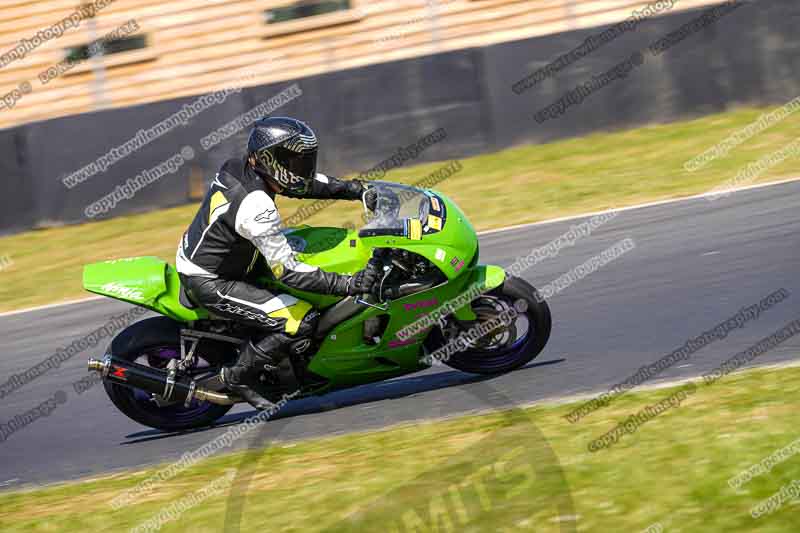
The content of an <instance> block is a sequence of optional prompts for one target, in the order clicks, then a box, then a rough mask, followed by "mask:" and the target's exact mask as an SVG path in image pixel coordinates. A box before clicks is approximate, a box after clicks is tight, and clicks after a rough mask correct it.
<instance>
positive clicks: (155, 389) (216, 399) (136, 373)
mask: <svg viewBox="0 0 800 533" xmlns="http://www.w3.org/2000/svg"><path fill="white" fill-rule="evenodd" d="M89 371H90V372H92V371H94V372H98V373H100V375H102V376H103V379H104V380H107V381H110V382H112V383H117V384H119V385H124V386H126V387H131V388H134V389H141V390H143V391H145V392H150V393H152V394H157V395H159V396H160V397H161V398H163V399H164V400H165V401H168V402H173V401H174V402H183V403H184V405H185V406H187V407H188V406H189V404H190V403H191V401H192V400H200V401H203V400H205V401H209V402H211V403H215V404H218V405H233V404H235V403H236V400H235V399H233V398H231V397H230V396H228V395H227V394H223V393H219V392H214V391H210V390H207V389H204V388H202V387H198V386H197V383H196V382H195V381H194V380H192V379H190V378H187V377H185V376H175V375H174V373H171V372H164V371H163V370H158V369H156V368H152V367H149V366H145V365H140V364H138V363H132V362H130V361H124V360H122V359H120V358H118V357H114V356H113V355H111V354H107V355H106V356H105V357H103V359H93V358H92V359H89Z"/></svg>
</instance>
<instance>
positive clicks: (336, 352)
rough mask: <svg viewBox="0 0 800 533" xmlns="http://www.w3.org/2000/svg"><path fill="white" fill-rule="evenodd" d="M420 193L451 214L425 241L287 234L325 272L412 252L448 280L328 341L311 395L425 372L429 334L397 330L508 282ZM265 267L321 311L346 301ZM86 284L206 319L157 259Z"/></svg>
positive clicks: (466, 315)
mask: <svg viewBox="0 0 800 533" xmlns="http://www.w3.org/2000/svg"><path fill="white" fill-rule="evenodd" d="M398 187H399V186H398ZM417 191H418V190H417ZM419 192H420V193H423V192H425V193H427V194H428V195H429V196H431V195H435V197H436V198H437V199H438V201H439V202H441V203H443V204H444V206H445V208H446V220H445V223H444V225H443V226H442V229H441V231H436V232H432V233H425V234H424V235H423V236H422V238H421V239H419V240H412V239H410V238H409V237H405V236H397V235H391V236H385V235H384V236H370V237H363V238H360V237H359V236H358V231H356V230H348V229H343V228H312V227H308V226H304V227H300V228H295V229H293V230H291V231H289V232H287V238H288V239H289V242H290V244H292V246H293V248H295V250H297V252H298V259H299V260H301V261H303V262H304V263H307V264H310V265H313V266H318V267H320V268H322V269H324V270H326V271H330V272H337V273H340V274H352V273H354V272H357V271H358V270H360V269H362V268H363V267H364V266H365V265H366V263H367V261H368V260H369V258H370V257H371V254H372V250H373V248H382V247H388V248H396V249H406V250H409V251H412V252H414V253H416V254H419V255H421V256H423V257H425V258H426V259H428V260H429V261H430V262H431V263H433V264H434V265H436V266H437V267H439V269H440V270H441V271H442V272H443V273H444V274H445V276H446V277H447V282H445V283H443V284H441V285H438V286H436V287H433V288H431V289H429V290H427V291H424V292H420V293H416V294H413V295H411V296H407V297H404V298H402V299H398V300H394V301H392V302H390V304H389V307H388V309H387V310H386V311H382V310H379V309H375V308H371V307H364V310H363V311H362V312H360V313H359V314H357V315H356V316H354V317H352V318H350V319H348V320H346V321H344V322H342V323H340V324H338V325H337V326H336V327H335V328H334V329H333V330H332V331H331V332H329V333H328V335H327V336H326V337H325V339H324V340H323V341H322V344H321V346H320V349H319V350H318V352H317V354H316V355H315V356H314V358H313V359H312V361H311V363H310V364H309V370H311V371H312V372H314V373H315V374H317V375H319V376H321V377H324V378H326V379H327V380H328V384H327V385H326V386H325V387H324V388H323V389H319V390H317V391H313V392H317V393H319V392H325V391H327V390H334V389H340V388H345V387H350V386H354V385H359V384H364V383H371V382H376V381H381V380H384V379H387V378H390V377H394V376H399V375H403V374H407V373H410V372H415V371H418V370H420V369H422V368H425V367H426V366H427V365H425V364H424V363H423V362H421V360H420V359H421V356H422V343H423V341H424V340H425V337H426V335H427V332H428V331H427V330H424V331H422V332H420V333H417V334H416V335H413V336H411V337H410V338H406V339H405V340H402V339H400V338H399V337H398V336H397V332H398V331H399V330H401V329H403V328H404V327H406V326H408V325H409V324H411V323H412V322H414V321H416V320H418V319H419V318H420V317H422V316H423V315H424V314H426V313H429V312H432V311H434V310H436V309H437V308H438V307H439V306H441V304H443V303H444V302H447V301H449V300H451V299H453V298H455V297H457V296H458V295H460V294H462V293H464V292H466V291H467V290H469V288H470V287H472V286H477V287H479V288H481V290H482V291H484V292H485V291H488V290H491V289H492V288H495V287H498V286H500V285H501V284H502V283H503V281H504V279H505V272H504V271H503V269H502V268H500V267H496V266H483V265H477V254H478V238H477V235H476V233H475V230H474V229H473V227H472V225H471V224H470V223H469V221H468V220H467V217H466V216H465V215H464V213H463V212H462V211H461V210H460V209H459V208H458V207H457V206H456V205H455V204H454V203H453V202H451V201H450V200H449V199H448V198H446V197H445V196H444V195H442V194H441V193H436V192H433V191H419ZM261 268H262V270H263V271H264V274H263V275H262V276H261V277H260V278H259V281H260V282H261V283H263V284H264V285H265V286H268V287H271V288H272V289H274V290H279V291H283V292H288V293H291V294H293V295H295V296H297V297H299V298H302V299H305V300H307V301H308V302H310V303H311V304H312V305H314V306H315V307H316V308H318V309H320V310H324V309H325V308H327V307H329V306H331V305H333V304H335V303H336V302H337V301H339V300H340V299H341V298H340V297H335V296H328V295H320V294H312V293H306V292H303V291H297V290H294V289H291V288H289V287H285V286H282V285H281V284H280V283H278V282H276V281H275V280H274V279H273V278H272V276H271V274H269V271H268V269H267V268H266V264H265V263H264V262H263V261H262V266H261ZM83 283H84V287H85V288H86V290H88V291H90V292H93V293H96V294H102V295H105V296H109V297H111V298H116V299H118V300H123V301H127V302H130V303H133V304H136V305H141V306H143V307H146V308H148V309H151V310H153V311H155V312H157V313H161V314H163V315H166V316H168V317H170V318H173V319H175V320H177V321H180V322H193V321H196V320H199V319H204V318H208V313H207V312H206V311H204V310H191V309H187V308H185V307H184V306H182V305H181V304H180V303H179V300H178V295H179V285H180V282H179V279H178V276H177V273H176V272H175V270H174V268H173V267H171V266H170V265H168V264H167V263H165V262H164V261H161V260H160V259H158V258H155V257H140V258H134V259H122V260H118V261H108V262H103V263H95V264H91V265H87V266H86V267H85V269H84V276H83ZM419 302H425V303H426V305H425V306H418V305H414V306H409V307H408V309H407V308H406V307H405V304H417V303H419ZM382 314H385V315H388V316H389V323H388V327H387V329H386V331H385V333H384V335H383V337H382V338H381V339H380V341H379V343H378V344H375V345H372V344H366V343H365V342H364V339H363V335H362V332H363V324H364V322H365V321H366V320H368V319H369V318H372V317H375V316H379V315H382ZM455 315H456V316H457V317H458V318H459V319H471V318H474V313H473V312H472V309H471V307H470V305H469V304H466V305H464V306H463V307H462V308H461V309H458V310H457V311H456V312H455Z"/></svg>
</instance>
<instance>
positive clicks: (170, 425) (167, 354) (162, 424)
mask: <svg viewBox="0 0 800 533" xmlns="http://www.w3.org/2000/svg"><path fill="white" fill-rule="evenodd" d="M110 350H111V353H112V354H114V356H116V357H119V358H120V359H124V360H125V361H129V362H135V363H139V364H143V365H147V366H151V367H154V368H158V369H162V370H163V369H165V368H166V366H167V363H169V361H170V359H180V356H181V348H180V324H179V323H177V322H175V321H174V320H172V319H169V318H167V317H154V318H148V319H146V320H142V321H141V322H137V323H135V324H133V325H131V326H130V327H128V328H127V329H125V330H124V331H122V332H121V333H120V334H119V335H117V337H116V338H115V339H114V341H113V342H112V343H111V348H110ZM203 365H204V366H205V368H203ZM198 366H200V368H198V369H196V371H197V372H203V371H204V370H205V369H207V370H208V371H209V372H210V371H212V368H211V367H210V366H209V365H208V363H207V362H205V361H203V360H202V359H201V360H200V361H199V363H198ZM103 385H104V386H105V389H106V393H108V397H109V398H110V399H111V401H112V402H113V403H114V405H115V406H116V407H117V409H119V410H120V411H122V412H123V413H125V415H126V416H127V417H128V418H131V419H132V420H135V421H136V422H139V423H140V424H144V425H145V426H149V427H151V428H155V429H160V430H162V431H169V432H172V431H184V430H187V429H195V428H200V427H204V426H209V425H211V424H213V423H214V421H216V420H217V419H218V418H220V417H222V416H223V415H225V413H227V412H228V411H230V410H231V408H232V407H233V406H232V405H217V404H213V403H210V402H207V401H197V400H193V401H192V402H191V403H190V404H189V406H188V407H187V406H184V405H183V402H172V403H160V402H159V401H158V399H157V398H154V397H153V395H152V394H150V393H148V392H145V391H143V390H140V389H133V388H130V387H125V386H124V385H119V384H117V383H111V382H109V381H104V382H103Z"/></svg>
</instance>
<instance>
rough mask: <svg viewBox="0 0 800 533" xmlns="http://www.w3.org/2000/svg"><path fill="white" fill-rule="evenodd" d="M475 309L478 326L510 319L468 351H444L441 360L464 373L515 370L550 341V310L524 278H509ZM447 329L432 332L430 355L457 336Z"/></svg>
mask: <svg viewBox="0 0 800 533" xmlns="http://www.w3.org/2000/svg"><path fill="white" fill-rule="evenodd" d="M472 308H473V310H474V311H475V314H476V315H477V316H478V322H479V323H486V322H487V321H488V320H489V319H491V318H496V317H498V316H503V314H505V316H507V317H509V320H507V321H504V323H503V324H502V325H501V326H500V327H497V328H495V329H493V330H492V331H491V332H490V333H488V334H487V335H485V336H484V337H481V338H480V339H477V340H475V341H474V342H471V343H470V344H469V346H468V347H467V349H466V350H463V351H458V352H455V353H447V352H444V353H445V354H446V357H444V358H443V359H441V361H442V362H443V363H445V364H446V365H448V366H450V367H452V368H455V369H457V370H461V371H462V372H469V373H472V374H503V373H505V372H510V371H512V370H516V369H517V368H520V367H522V366H525V365H526V364H528V363H530V362H531V361H532V360H533V359H534V358H536V356H538V355H539V354H540V353H541V352H542V350H543V349H544V347H545V345H546V344H547V341H548V340H549V339H550V330H551V327H552V317H551V316H550V308H549V306H548V305H547V302H545V301H544V298H542V297H541V296H540V295H539V293H538V291H537V290H536V288H534V287H533V286H532V285H531V284H530V283H528V282H527V281H525V280H524V279H522V278H517V277H514V276H509V275H507V276H506V280H505V281H504V282H503V284H502V285H501V286H499V287H497V288H495V289H493V290H491V291H489V292H487V293H485V294H483V295H482V296H480V297H478V298H476V299H475V300H474V301H473V302H472ZM511 308H513V310H512V309H511ZM512 316H514V318H513V319H512V318H510V317H512ZM450 324H451V325H452V319H450ZM447 330H448V327H447V326H446V327H445V331H442V330H441V329H440V328H436V329H434V330H433V331H432V332H431V335H430V336H429V337H428V340H427V341H426V348H427V349H428V352H429V353H432V352H434V351H436V350H437V349H439V348H441V347H443V346H445V345H446V344H447V343H448V342H452V341H453V340H454V339H455V338H456V337H457V336H458V331H456V330H455V329H452V330H450V331H447Z"/></svg>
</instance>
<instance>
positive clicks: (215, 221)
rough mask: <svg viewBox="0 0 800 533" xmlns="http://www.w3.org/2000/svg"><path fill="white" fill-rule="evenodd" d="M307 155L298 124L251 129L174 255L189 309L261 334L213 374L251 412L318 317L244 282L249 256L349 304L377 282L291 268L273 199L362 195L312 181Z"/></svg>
mask: <svg viewBox="0 0 800 533" xmlns="http://www.w3.org/2000/svg"><path fill="white" fill-rule="evenodd" d="M317 149H318V142H317V138H316V135H315V134H314V132H313V131H312V130H311V128H309V127H308V126H307V125H306V124H305V123H303V122H301V121H299V120H296V119H293V118H287V117H271V118H263V119H261V120H259V121H257V122H256V123H255V125H254V127H253V130H252V132H251V134H250V139H249V141H248V144H247V154H246V155H245V156H244V157H239V158H232V159H229V160H227V161H226V162H225V163H224V164H223V165H222V168H221V169H220V171H219V172H218V173H217V175H216V177H215V178H214V181H213V182H212V183H211V186H210V188H209V190H208V192H207V193H206V196H205V199H204V200H203V203H202V205H201V206H200V210H199V211H198V213H197V215H196V216H195V218H194V220H193V222H192V223H191V225H190V226H189V229H188V230H187V231H186V233H185V234H184V235H183V238H182V239H181V244H180V246H179V248H178V254H177V258H176V267H177V270H178V272H179V274H180V278H181V282H182V284H183V286H184V287H185V288H186V291H187V293H188V294H189V296H190V298H191V299H192V300H193V301H194V303H196V304H199V305H201V306H203V307H205V308H207V309H209V310H211V311H212V312H213V313H214V314H215V315H219V316H223V317H225V318H230V319H232V320H236V321H239V322H242V323H245V324H247V325H249V326H255V327H257V328H258V329H259V330H260V332H261V333H262V335H259V336H257V337H254V338H252V339H250V340H248V341H247V342H245V343H244V345H243V346H242V348H241V350H240V354H239V358H238V360H237V361H236V363H235V364H234V365H233V366H230V367H225V368H223V369H222V371H221V373H220V379H221V380H222V381H223V383H225V384H226V385H227V386H228V387H229V388H230V389H231V390H232V391H234V392H236V393H237V394H239V395H240V396H241V397H242V398H243V399H245V400H246V401H247V402H249V403H250V404H251V405H252V406H253V407H255V408H256V409H269V408H270V407H272V406H273V403H272V402H271V401H270V400H273V401H274V400H275V398H276V397H277V393H276V391H277V390H281V389H284V390H285V388H286V386H287V383H286V382H287V381H289V382H291V381H292V379H293V372H292V371H291V365H290V364H289V363H288V356H289V354H290V353H298V352H299V351H301V350H303V349H306V348H307V347H308V345H309V342H308V339H309V337H311V335H312V334H313V332H314V330H315V328H316V324H317V321H318V318H319V315H318V313H317V312H316V311H315V310H314V309H313V308H312V306H311V304H309V303H308V302H306V301H304V300H301V299H298V298H296V297H294V296H292V295H290V294H286V293H273V292H271V291H269V290H267V289H265V288H264V287H259V286H256V285H253V284H252V283H250V282H249V281H248V277H249V274H250V273H251V271H252V270H253V267H254V266H255V264H256V262H257V260H258V259H259V254H260V255H261V256H263V257H264V259H266V262H267V264H268V265H269V267H270V269H271V270H272V273H273V275H274V276H275V278H276V279H277V280H278V281H280V282H281V283H283V284H285V285H286V286H288V287H291V288H294V289H298V290H302V291H308V292H314V293H322V294H330V295H338V296H355V295H361V294H371V293H373V292H374V288H375V286H376V282H377V272H376V271H375V270H374V269H373V268H370V267H367V268H365V269H364V270H362V271H360V272H357V273H356V274H354V275H352V276H350V275H341V274H336V273H333V272H325V271H323V270H321V269H319V268H316V267H311V266H309V265H307V264H304V263H301V262H299V261H298V260H297V259H296V257H295V253H294V251H293V250H292V248H291V247H290V245H289V243H288V242H287V239H286V236H285V235H284V233H283V231H282V227H281V217H280V215H279V214H278V209H277V207H276V205H275V201H274V200H275V195H276V194H282V195H285V196H290V197H295V198H314V199H342V200H360V199H361V198H362V195H363V194H364V192H365V191H366V190H367V187H366V185H365V184H364V183H362V182H361V181H358V180H339V179H336V178H333V177H329V176H326V175H324V174H319V173H317V172H316V166H317ZM259 337H260V338H259ZM293 350H296V351H293ZM287 369H288V370H287ZM294 384H296V382H294ZM267 397H269V399H268V398H267Z"/></svg>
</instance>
